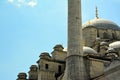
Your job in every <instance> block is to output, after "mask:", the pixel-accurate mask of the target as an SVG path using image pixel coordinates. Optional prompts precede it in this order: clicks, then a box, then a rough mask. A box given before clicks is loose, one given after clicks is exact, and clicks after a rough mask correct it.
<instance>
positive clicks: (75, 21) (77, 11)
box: [66, 0, 89, 80]
mask: <svg viewBox="0 0 120 80" xmlns="http://www.w3.org/2000/svg"><path fill="white" fill-rule="evenodd" d="M81 18H82V17H81V0H68V53H67V58H66V69H67V70H66V71H67V72H66V73H67V80H89V79H88V77H87V72H86V68H85V64H84V59H83V46H82V19H81Z"/></svg>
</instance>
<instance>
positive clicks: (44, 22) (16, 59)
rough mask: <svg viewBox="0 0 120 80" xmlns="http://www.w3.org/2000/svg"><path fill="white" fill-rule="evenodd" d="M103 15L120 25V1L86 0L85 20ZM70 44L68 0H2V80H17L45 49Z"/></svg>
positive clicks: (0, 65) (0, 39) (0, 36)
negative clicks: (97, 14)
mask: <svg viewBox="0 0 120 80" xmlns="http://www.w3.org/2000/svg"><path fill="white" fill-rule="evenodd" d="M95 6H98V9H99V17H100V18H105V19H108V20H112V21H113V22H115V23H117V24H118V25H120V0H82V19H83V21H82V22H83V23H84V22H86V21H88V20H91V19H94V18H95ZM56 44H63V46H64V47H67V0H0V80H16V78H17V74H18V73H19V72H23V71H25V72H26V73H27V72H28V71H29V67H30V66H31V65H32V64H36V61H37V60H38V59H39V55H40V53H41V52H43V51H47V52H49V53H51V52H52V50H53V49H52V48H53V47H54V46H55V45H56Z"/></svg>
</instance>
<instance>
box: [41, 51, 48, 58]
mask: <svg viewBox="0 0 120 80" xmlns="http://www.w3.org/2000/svg"><path fill="white" fill-rule="evenodd" d="M42 56H44V57H45V56H47V57H50V55H49V53H48V52H42V53H41V54H40V57H42Z"/></svg>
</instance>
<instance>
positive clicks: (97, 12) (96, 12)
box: [95, 6, 99, 19]
mask: <svg viewBox="0 0 120 80" xmlns="http://www.w3.org/2000/svg"><path fill="white" fill-rule="evenodd" d="M95 12H96V19H99V17H98V8H97V6H96V11H95Z"/></svg>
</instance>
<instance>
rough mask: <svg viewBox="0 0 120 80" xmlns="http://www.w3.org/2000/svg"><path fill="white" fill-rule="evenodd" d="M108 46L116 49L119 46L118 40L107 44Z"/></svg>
mask: <svg viewBox="0 0 120 80" xmlns="http://www.w3.org/2000/svg"><path fill="white" fill-rule="evenodd" d="M109 47H111V48H116V49H118V48H120V41H116V42H113V43H111V44H109Z"/></svg>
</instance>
